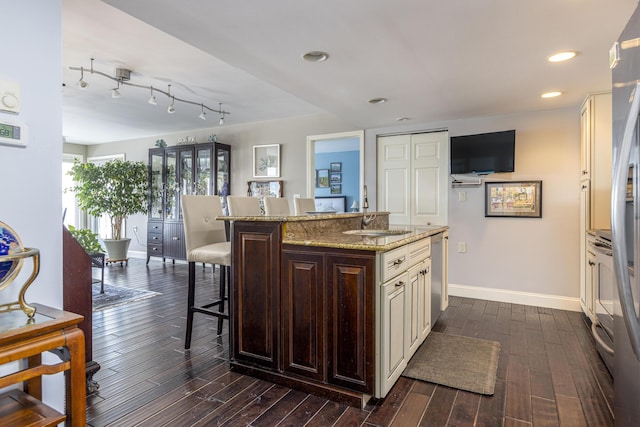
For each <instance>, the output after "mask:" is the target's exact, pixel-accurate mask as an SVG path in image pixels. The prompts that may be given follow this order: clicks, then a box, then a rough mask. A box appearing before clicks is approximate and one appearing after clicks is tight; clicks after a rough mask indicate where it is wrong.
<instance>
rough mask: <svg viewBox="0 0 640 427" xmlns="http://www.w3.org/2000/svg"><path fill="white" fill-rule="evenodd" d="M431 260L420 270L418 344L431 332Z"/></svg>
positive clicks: (425, 262) (428, 259)
mask: <svg viewBox="0 0 640 427" xmlns="http://www.w3.org/2000/svg"><path fill="white" fill-rule="evenodd" d="M431 261H432V260H431V258H427V259H426V260H425V261H424V264H423V268H422V270H420V274H421V276H422V282H421V286H420V290H419V292H418V295H419V296H418V298H420V316H419V318H420V337H421V339H420V342H421V343H422V342H423V341H424V339H425V338H427V335H429V332H431V327H432V325H431Z"/></svg>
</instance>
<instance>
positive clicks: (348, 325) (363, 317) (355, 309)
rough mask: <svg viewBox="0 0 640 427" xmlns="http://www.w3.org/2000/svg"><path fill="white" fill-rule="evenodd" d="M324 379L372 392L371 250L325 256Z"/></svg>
mask: <svg viewBox="0 0 640 427" xmlns="http://www.w3.org/2000/svg"><path fill="white" fill-rule="evenodd" d="M326 277H327V280H326V283H327V290H326V292H327V307H326V312H327V322H326V325H327V328H328V330H327V352H326V353H327V357H328V360H327V370H328V372H327V376H328V377H327V381H328V382H329V383H332V384H335V385H338V386H342V387H346V388H350V389H353V390H357V391H361V392H364V393H369V394H373V393H374V387H375V383H374V368H375V366H374V365H375V363H374V362H375V339H374V338H375V324H376V322H375V317H374V316H375V253H369V252H368V251H361V255H358V254H355V253H354V251H345V252H344V253H333V252H332V253H329V254H327V256H326Z"/></svg>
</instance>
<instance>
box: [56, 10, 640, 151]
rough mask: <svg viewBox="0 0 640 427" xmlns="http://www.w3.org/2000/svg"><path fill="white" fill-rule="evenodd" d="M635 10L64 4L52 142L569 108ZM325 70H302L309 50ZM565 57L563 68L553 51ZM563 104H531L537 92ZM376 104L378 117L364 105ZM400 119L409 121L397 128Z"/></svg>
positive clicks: (360, 125) (603, 85)
mask: <svg viewBox="0 0 640 427" xmlns="http://www.w3.org/2000/svg"><path fill="white" fill-rule="evenodd" d="M636 4H637V0H607V1H606V2H605V1H602V0H537V1H514V0H483V1H478V0H447V1H442V0H393V1H390V0H349V1H345V0H323V1H317V0H295V1H294V0H269V1H264V0H243V1H228V0H227V1H223V0H184V1H181V2H177V1H175V0H136V1H131V0H105V1H99V0H63V57H64V58H63V67H64V70H63V79H64V83H65V88H64V98H63V99H64V106H63V134H64V136H65V139H66V141H68V142H78V143H84V144H95V143H104V142H110V141H119V140H125V139H134V138H141V137H147V136H155V135H162V134H167V133H174V132H178V133H179V132H188V131H193V130H195V129H198V128H210V127H215V126H218V119H219V115H218V114H217V113H214V112H210V111H207V113H208V114H207V120H205V121H203V120H201V119H200V118H198V115H199V114H200V113H201V107H200V106H198V105H189V104H180V103H176V113H175V114H168V113H167V106H168V105H169V104H170V99H169V98H168V97H167V96H165V95H162V94H160V93H156V95H157V99H158V105H157V106H152V105H149V104H148V103H147V100H148V99H149V96H150V91H148V90H146V89H141V88H136V87H129V86H125V87H122V88H121V90H120V92H121V94H122V96H121V97H120V98H117V99H113V98H111V95H110V91H109V89H111V88H113V87H114V86H115V84H114V82H113V81H111V80H109V79H107V78H105V77H102V76H99V75H97V74H93V75H92V74H91V73H87V72H86V71H85V73H84V80H85V81H87V83H89V86H88V87H87V88H85V89H80V88H79V86H78V85H76V83H77V81H78V80H79V78H80V72H78V71H72V70H69V67H84V68H85V70H86V69H88V68H90V66H91V61H90V58H94V61H93V67H94V70H97V71H101V72H104V73H107V74H109V75H114V73H115V68H126V69H130V70H131V71H132V73H131V80H130V82H131V83H135V84H140V85H143V86H153V87H155V88H158V89H161V90H164V91H167V90H168V85H169V84H170V85H171V93H172V95H174V96H176V97H179V98H184V99H188V100H190V101H193V102H195V103H197V104H201V103H202V104H205V105H207V106H209V107H211V108H214V109H218V106H219V103H222V108H223V109H224V110H226V111H228V112H230V114H229V115H227V116H225V121H226V125H234V124H242V123H250V122H256V121H264V120H273V119H280V118H287V117H294V116H302V115H309V114H318V113H330V114H334V115H336V116H338V117H340V118H341V119H343V120H344V121H345V122H347V123H349V124H352V125H353V128H354V129H367V128H378V127H389V126H395V125H400V124H402V125H406V124H407V123H427V122H434V121H441V120H455V119H465V118H470V117H478V116H488V115H498V114H508V113H514V112H523V111H534V110H547V109H555V108H563V107H569V106H575V107H576V108H577V106H578V105H579V104H580V103H581V101H582V100H583V99H584V98H585V96H586V94H587V93H588V92H593V91H600V90H607V89H608V88H609V87H610V81H611V77H610V70H609V68H608V50H609V48H610V47H611V45H612V44H613V42H614V41H615V40H616V39H617V37H618V35H619V34H620V32H621V31H622V28H623V26H624V24H625V23H626V22H627V20H628V18H629V17H630V16H631V14H632V12H633V9H634V8H635V6H636ZM313 50H320V51H325V52H327V53H328V54H329V59H328V60H327V61H325V62H320V63H311V62H307V61H304V60H302V58H301V57H302V55H303V54H304V53H306V52H308V51H313ZM562 50H576V51H578V55H577V57H576V58H574V59H573V60H571V61H568V62H565V63H555V64H552V63H549V62H548V61H547V60H546V58H547V57H548V56H550V55H551V54H553V53H556V52H557V51H562ZM551 90H558V91H562V92H563V95H562V96H560V97H558V98H553V99H542V98H541V97H540V95H541V94H542V93H543V92H547V91H551ZM378 97H384V98H387V99H388V101H387V102H386V103H383V104H377V105H373V104H370V103H368V102H367V101H368V100H369V99H372V98H378ZM399 117H406V118H408V119H409V120H408V121H404V122H398V121H397V120H396V119H397V118H399Z"/></svg>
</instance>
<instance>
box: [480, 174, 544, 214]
mask: <svg viewBox="0 0 640 427" xmlns="http://www.w3.org/2000/svg"><path fill="white" fill-rule="evenodd" d="M484 190H485V191H484V198H485V200H484V216H485V217H493V216H497V217H500V216H502V217H517V218H542V181H517V182H516V181H507V182H486V183H485V187H484Z"/></svg>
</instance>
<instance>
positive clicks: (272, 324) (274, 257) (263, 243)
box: [231, 222, 281, 370]
mask: <svg viewBox="0 0 640 427" xmlns="http://www.w3.org/2000/svg"><path fill="white" fill-rule="evenodd" d="M232 228H233V240H232V242H233V243H232V248H231V251H232V271H233V286H232V290H231V292H232V296H231V300H232V301H233V303H232V315H231V318H232V319H233V326H234V327H233V331H232V342H233V346H232V349H231V351H232V354H231V357H232V361H237V362H242V363H247V364H249V365H252V366H258V367H264V368H268V369H272V370H275V369H277V368H278V360H279V351H278V343H279V327H280V320H279V313H280V268H279V266H280V241H281V230H280V228H281V227H280V224H279V223H271V222H258V223H251V222H240V223H238V222H236V223H234V224H233V226H232Z"/></svg>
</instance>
